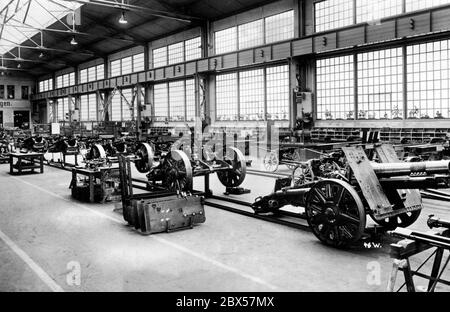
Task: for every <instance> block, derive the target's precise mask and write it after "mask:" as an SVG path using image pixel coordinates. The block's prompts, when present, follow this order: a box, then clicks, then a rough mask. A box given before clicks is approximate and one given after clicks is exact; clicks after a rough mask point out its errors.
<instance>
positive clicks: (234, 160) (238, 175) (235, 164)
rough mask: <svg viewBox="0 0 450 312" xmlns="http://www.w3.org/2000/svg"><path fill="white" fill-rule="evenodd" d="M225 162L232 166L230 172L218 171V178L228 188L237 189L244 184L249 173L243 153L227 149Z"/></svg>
mask: <svg viewBox="0 0 450 312" xmlns="http://www.w3.org/2000/svg"><path fill="white" fill-rule="evenodd" d="M224 161H225V162H226V163H227V164H229V165H230V166H231V168H230V169H229V170H226V171H218V172H217V177H218V178H219V181H220V183H222V184H223V185H224V186H226V187H236V186H239V185H241V184H242V182H244V179H245V175H246V173H247V165H246V162H245V157H244V155H243V154H242V152H241V151H240V150H239V149H237V148H235V147H229V148H227V151H226V155H225V157H224Z"/></svg>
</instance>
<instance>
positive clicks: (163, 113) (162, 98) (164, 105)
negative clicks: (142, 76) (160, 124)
mask: <svg viewBox="0 0 450 312" xmlns="http://www.w3.org/2000/svg"><path fill="white" fill-rule="evenodd" d="M167 88H168V87H167V83H160V84H155V86H154V101H153V102H154V103H153V105H154V107H155V120H156V121H166V120H167V118H168V116H169V112H168V106H169V99H168V94H167V91H168V90H167Z"/></svg>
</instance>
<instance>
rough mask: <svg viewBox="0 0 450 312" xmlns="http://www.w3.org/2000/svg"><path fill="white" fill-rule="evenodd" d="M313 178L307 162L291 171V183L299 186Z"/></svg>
mask: <svg viewBox="0 0 450 312" xmlns="http://www.w3.org/2000/svg"><path fill="white" fill-rule="evenodd" d="M313 180H314V174H313V172H312V170H311V167H310V166H309V165H308V164H304V165H303V164H302V165H299V166H297V167H295V169H294V170H293V171H292V183H293V185H294V186H300V185H303V184H306V183H309V182H312V181H313Z"/></svg>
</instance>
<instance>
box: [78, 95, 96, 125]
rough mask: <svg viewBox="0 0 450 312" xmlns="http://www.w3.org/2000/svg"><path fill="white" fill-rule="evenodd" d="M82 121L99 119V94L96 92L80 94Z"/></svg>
mask: <svg viewBox="0 0 450 312" xmlns="http://www.w3.org/2000/svg"><path fill="white" fill-rule="evenodd" d="M80 121H97V96H96V94H95V93H90V94H85V95H82V96H80Z"/></svg>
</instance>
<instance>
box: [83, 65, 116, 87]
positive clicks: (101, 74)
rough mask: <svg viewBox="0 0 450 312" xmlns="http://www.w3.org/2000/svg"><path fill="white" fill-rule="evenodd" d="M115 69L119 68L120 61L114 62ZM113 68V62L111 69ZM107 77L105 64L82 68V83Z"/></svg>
mask: <svg viewBox="0 0 450 312" xmlns="http://www.w3.org/2000/svg"><path fill="white" fill-rule="evenodd" d="M114 66H115V68H114V70H115V71H117V70H118V67H117V66H118V63H116V64H114ZM112 68H113V64H112V63H111V70H112ZM104 78H105V65H103V64H100V65H97V66H91V67H88V68H85V69H82V70H80V77H79V80H80V83H86V82H91V81H97V80H101V79H104Z"/></svg>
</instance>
